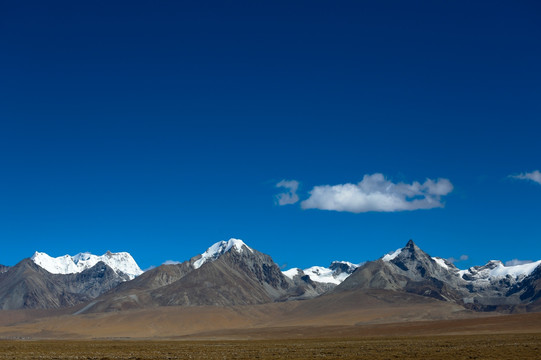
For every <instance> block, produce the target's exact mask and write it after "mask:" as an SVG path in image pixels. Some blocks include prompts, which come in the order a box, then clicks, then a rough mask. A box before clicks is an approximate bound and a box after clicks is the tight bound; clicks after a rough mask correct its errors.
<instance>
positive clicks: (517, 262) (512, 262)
mask: <svg viewBox="0 0 541 360" xmlns="http://www.w3.org/2000/svg"><path fill="white" fill-rule="evenodd" d="M532 262H533V261H532V260H519V259H513V260H509V261H506V262H505V266H516V265H524V264H530V263H532Z"/></svg>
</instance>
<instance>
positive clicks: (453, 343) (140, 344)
mask: <svg viewBox="0 0 541 360" xmlns="http://www.w3.org/2000/svg"><path fill="white" fill-rule="evenodd" d="M540 357H541V334H539V333H537V334H498V335H460V336H449V335H447V336H421V337H374V338H357V339H351V338H350V339H347V338H335V339H297V340H252V341H245V340H237V341H231V340H229V341H218V340H215V341H208V340H205V341H149V340H144V341H136V340H128V341H126V340H123V341H121V340H117V341H113V340H95V341H91V340H86V341H60V340H41V341H28V340H2V341H0V360H1V359H87V360H90V359H126V360H127V359H157V360H160V359H211V360H212V359H434V358H437V359H539V358H540Z"/></svg>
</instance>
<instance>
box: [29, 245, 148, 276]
mask: <svg viewBox="0 0 541 360" xmlns="http://www.w3.org/2000/svg"><path fill="white" fill-rule="evenodd" d="M31 260H32V261H33V262H34V263H35V264H37V265H39V266H40V267H42V268H43V269H45V270H47V271H48V272H50V273H51V274H64V275H65V274H77V273H80V272H83V271H84V270H86V269H90V268H91V267H93V266H94V265H96V264H97V263H98V262H100V261H102V262H103V263H105V264H106V265H108V266H109V267H111V269H113V270H114V271H115V272H117V273H119V274H120V273H121V274H125V275H128V277H129V279H130V280H131V279H133V278H135V277H136V276H139V275H141V274H142V273H143V271H142V270H141V269H140V268H139V266H138V265H137V263H136V262H135V260H134V259H133V257H132V256H131V255H130V254H129V253H127V252H118V253H112V252H110V251H107V252H106V253H105V254H103V255H101V256H97V255H92V254H91V253H88V252H85V253H79V254H77V255H75V256H70V255H64V256H59V257H56V258H54V257H51V256H49V255H47V254H46V253H44V252H38V251H36V252H35V253H34V255H33V256H32V257H31Z"/></svg>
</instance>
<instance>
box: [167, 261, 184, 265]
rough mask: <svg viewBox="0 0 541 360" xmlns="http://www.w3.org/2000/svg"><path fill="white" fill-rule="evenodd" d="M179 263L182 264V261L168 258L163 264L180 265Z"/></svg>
mask: <svg viewBox="0 0 541 360" xmlns="http://www.w3.org/2000/svg"><path fill="white" fill-rule="evenodd" d="M178 264H182V263H181V262H180V261H175V260H167V261H165V262H164V263H163V264H162V265H178Z"/></svg>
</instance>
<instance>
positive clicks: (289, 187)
mask: <svg viewBox="0 0 541 360" xmlns="http://www.w3.org/2000/svg"><path fill="white" fill-rule="evenodd" d="M276 187H277V188H284V189H286V192H283V193H281V194H278V195H276V201H277V202H278V205H290V204H295V203H296V202H297V201H299V196H298V195H297V189H298V188H299V182H298V181H296V180H282V181H280V182H279V183H278V184H276Z"/></svg>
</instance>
